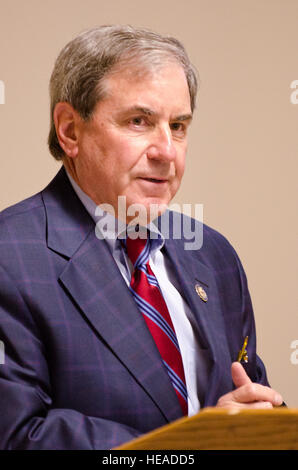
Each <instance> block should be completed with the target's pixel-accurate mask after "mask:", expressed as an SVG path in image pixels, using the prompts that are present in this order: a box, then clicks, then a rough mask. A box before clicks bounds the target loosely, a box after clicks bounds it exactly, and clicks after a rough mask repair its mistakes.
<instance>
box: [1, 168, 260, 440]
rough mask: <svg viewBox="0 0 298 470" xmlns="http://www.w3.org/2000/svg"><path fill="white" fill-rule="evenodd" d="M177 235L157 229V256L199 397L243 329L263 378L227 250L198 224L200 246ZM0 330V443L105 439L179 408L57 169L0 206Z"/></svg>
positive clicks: (135, 432) (214, 387)
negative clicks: (191, 349) (197, 369)
mask: <svg viewBox="0 0 298 470" xmlns="http://www.w3.org/2000/svg"><path fill="white" fill-rule="evenodd" d="M194 223H197V222H194ZM183 242H184V241H183V240H175V239H168V240H166V242H165V248H164V250H165V256H167V257H168V259H169V260H170V262H171V264H172V268H173V269H174V270H175V272H176V276H177V277H178V279H179V283H180V292H181V294H182V295H183V297H184V299H185V301H186V302H187V303H188V305H189V306H190V308H191V310H192V312H193V314H194V316H195V319H196V321H197V328H198V332H199V340H200V344H201V347H202V349H203V350H204V352H205V353H206V355H207V356H208V360H209V363H210V374H209V377H208V380H207V381H206V383H205V384H203V385H204V389H205V390H204V401H203V403H201V405H202V406H212V405H215V404H216V401H217V399H218V398H219V397H220V396H221V395H222V394H224V393H227V392H228V391H230V390H231V389H232V388H233V384H232V381H231V376H230V366H231V362H232V361H234V360H236V359H237V355H238V352H239V349H240V348H241V346H242V343H243V339H244V337H245V336H246V335H248V336H249V344H248V357H249V362H248V364H247V365H246V368H247V372H248V373H249V375H250V377H251V379H252V380H253V381H256V382H259V383H262V384H267V378H266V372H265V368H264V366H263V364H262V362H261V360H260V359H259V358H258V356H257V355H256V350H255V327H254V318H253V312H252V306H251V302H250V297H249V293H248V288H247V283H246V278H245V274H244V271H243V269H242V266H241V264H240V261H239V259H238V257H237V255H236V253H235V251H234V249H233V248H232V247H231V245H230V244H229V243H228V242H227V240H226V239H225V238H224V237H223V236H222V235H220V234H219V233H218V232H216V231H214V230H212V229H211V228H209V227H207V226H204V242H203V246H202V248H201V249H200V250H197V251H185V250H184V243H183ZM197 283H200V284H201V285H202V286H204V288H205V290H206V292H207V295H208V301H207V302H204V301H202V300H201V299H200V298H199V296H198V295H197V293H196V291H195V288H194V286H195V285H196V284H197ZM0 340H1V341H2V342H3V343H4V346H5V363H4V364H0V436H1V439H0V447H1V448H2V449H111V448H112V447H114V446H116V445H119V444H120V443H123V442H125V441H128V440H130V439H132V438H134V437H136V436H139V435H140V434H142V433H145V432H148V431H150V430H152V429H154V428H157V427H159V426H162V425H164V424H167V423H168V422H169V421H172V420H175V419H177V418H179V417H181V410H180V406H179V403H178V400H177V397H176V394H175V391H174V389H173V387H172V385H171V383H170V380H169V377H168V375H167V372H166V371H165V369H164V366H163V364H162V362H161V359H160V357H159V354H158V352H157V349H156V347H155V344H154V342H153V340H152V338H151V336H150V333H149V331H148V330H147V327H146V325H145V322H144V320H143V318H142V316H141V315H140V314H139V311H138V309H137V306H136V304H135V303H134V301H133V299H132V296H131V294H130V292H129V290H128V288H127V286H126V284H125V282H124V280H123V278H122V276H121V274H120V272H119V270H118V268H117V265H116V263H115V261H114V260H113V258H112V256H111V254H110V251H109V248H108V245H107V243H106V242H105V241H104V240H101V241H100V240H98V239H97V238H96V236H95V230H94V222H93V220H92V219H91V218H90V216H89V214H88V213H87V212H86V210H85V208H84V207H83V206H82V204H81V202H80V201H79V199H78V198H77V196H76V194H75V193H74V191H73V189H72V187H71V185H70V183H69V181H68V178H67V176H66V174H65V171H64V169H63V168H62V169H61V170H60V171H59V173H58V175H57V176H56V177H55V179H54V180H53V181H52V182H51V183H50V184H49V186H48V187H47V188H46V189H45V190H44V191H42V192H41V193H39V194H37V195H35V196H33V197H31V198H29V199H27V200H25V201H23V202H21V203H19V204H17V205H15V206H13V207H10V208H8V209H6V210H5V211H3V212H2V213H1V214H0Z"/></svg>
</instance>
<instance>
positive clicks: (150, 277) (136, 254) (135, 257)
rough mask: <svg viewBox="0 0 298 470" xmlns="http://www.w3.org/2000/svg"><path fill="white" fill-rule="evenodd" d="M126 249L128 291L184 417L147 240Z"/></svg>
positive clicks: (177, 360)
mask: <svg viewBox="0 0 298 470" xmlns="http://www.w3.org/2000/svg"><path fill="white" fill-rule="evenodd" d="M126 250H127V255H128V257H129V259H130V260H131V262H132V264H133V267H134V269H133V273H132V277H131V282H130V291H131V293H132V295H133V297H134V299H135V301H136V303H137V305H138V307H139V310H140V311H141V313H142V314H143V317H144V319H145V322H146V324H147V326H148V328H149V331H150V333H151V334H152V336H153V339H154V341H155V343H156V346H157V348H158V350H159V353H160V355H161V357H162V360H163V363H164V365H165V367H166V369H167V372H168V374H169V376H170V379H171V382H172V384H173V387H174V389H175V391H176V394H177V397H178V399H179V402H180V405H181V408H182V412H183V414H184V415H187V390H186V385H185V376H184V370H183V364H182V358H181V353H180V349H179V344H178V341H177V337H176V333H175V329H174V325H173V323H172V320H171V317H170V314H169V311H168V308H167V305H166V303H165V300H164V298H163V295H162V293H161V290H160V287H159V285H158V282H157V279H156V277H155V275H154V273H153V271H152V270H151V268H150V266H149V255H150V238H149V236H148V238H146V239H142V238H136V239H135V240H133V239H131V238H129V237H128V238H127V239H126Z"/></svg>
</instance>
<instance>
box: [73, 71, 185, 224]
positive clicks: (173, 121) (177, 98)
mask: <svg viewBox="0 0 298 470" xmlns="http://www.w3.org/2000/svg"><path fill="white" fill-rule="evenodd" d="M136 77H137V78H136ZM107 91H108V93H107V95H106V97H105V98H104V99H103V100H102V101H100V102H98V103H97V106H96V108H95V111H94V114H93V117H92V119H91V120H89V121H87V122H85V121H83V120H82V121H81V122H80V125H79V133H78V155H77V157H76V158H75V159H74V161H73V163H74V176H75V179H76V181H77V182H78V183H79V185H80V186H81V188H82V189H83V190H84V191H85V192H86V193H87V194H88V195H89V196H90V197H91V198H92V199H93V200H94V202H95V203H96V204H102V203H108V204H111V205H112V206H113V207H114V210H115V213H116V216H117V205H118V196H126V206H127V207H128V206H130V205H131V204H134V203H137V204H142V205H143V206H144V207H145V208H146V210H147V211H148V213H149V207H150V204H168V203H169V202H170V201H171V199H172V198H173V197H174V195H175V194H176V192H177V190H178V188H179V185H180V182H181V179H182V176H183V172H184V165H185V155H186V149H187V128H188V126H189V124H190V121H191V114H192V113H191V105H190V96H189V89H188V85H187V81H186V78H185V74H184V71H183V69H182V68H181V67H180V66H178V65H176V64H171V65H167V66H165V67H163V68H162V69H161V70H159V71H158V72H154V73H153V74H150V75H148V74H147V75H145V76H142V77H140V76H138V75H137V74H133V73H132V72H127V71H126V72H123V71H122V72H117V73H115V74H113V75H111V76H110V77H109V78H108V79H107Z"/></svg>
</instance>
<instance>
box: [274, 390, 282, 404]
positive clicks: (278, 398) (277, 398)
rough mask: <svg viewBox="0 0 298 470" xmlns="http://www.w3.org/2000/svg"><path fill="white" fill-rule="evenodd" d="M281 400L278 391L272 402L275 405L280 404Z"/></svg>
mask: <svg viewBox="0 0 298 470" xmlns="http://www.w3.org/2000/svg"><path fill="white" fill-rule="evenodd" d="M282 402H283V399H282V396H281V395H280V394H279V393H276V394H275V396H274V404H275V405H276V406H278V405H281V404H282Z"/></svg>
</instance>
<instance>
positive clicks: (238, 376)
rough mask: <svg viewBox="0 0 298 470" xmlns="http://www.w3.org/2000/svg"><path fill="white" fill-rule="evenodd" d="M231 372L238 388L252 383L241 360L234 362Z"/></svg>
mask: <svg viewBox="0 0 298 470" xmlns="http://www.w3.org/2000/svg"><path fill="white" fill-rule="evenodd" d="M231 373H232V379H233V382H234V385H235V387H236V388H238V387H242V385H246V384H249V383H251V380H250V378H249V377H248V375H247V373H246V372H245V370H244V368H243V366H242V365H241V364H240V362H233V364H232V367H231Z"/></svg>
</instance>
